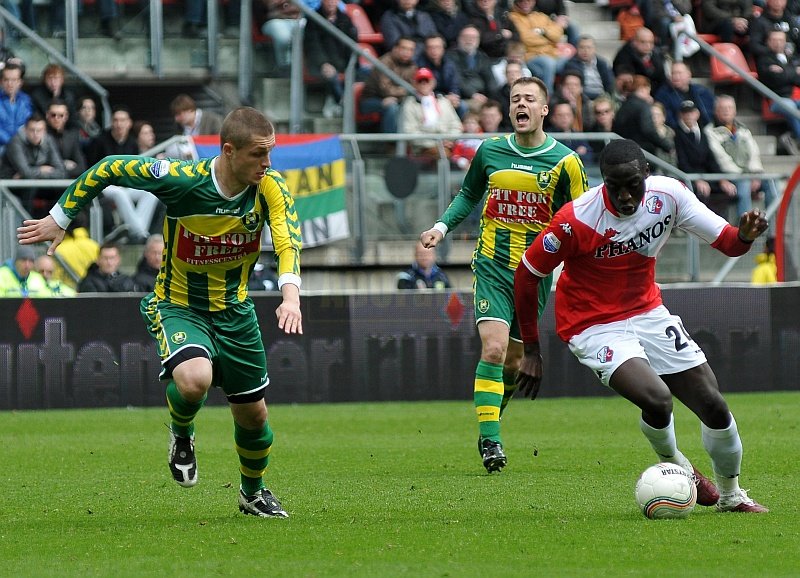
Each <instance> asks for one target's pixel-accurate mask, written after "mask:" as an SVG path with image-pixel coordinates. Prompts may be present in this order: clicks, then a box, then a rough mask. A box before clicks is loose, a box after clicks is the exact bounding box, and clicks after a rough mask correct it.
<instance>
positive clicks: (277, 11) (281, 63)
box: [253, 0, 301, 74]
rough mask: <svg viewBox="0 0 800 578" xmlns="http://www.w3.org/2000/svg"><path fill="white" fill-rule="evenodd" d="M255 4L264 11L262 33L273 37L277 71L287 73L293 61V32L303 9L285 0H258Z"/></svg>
mask: <svg viewBox="0 0 800 578" xmlns="http://www.w3.org/2000/svg"><path fill="white" fill-rule="evenodd" d="M253 6H254V9H256V10H261V11H263V13H264V16H263V18H264V20H265V21H264V22H263V23H262V24H261V33H262V34H263V35H264V36H269V37H270V38H271V39H272V53H273V55H274V57H275V67H276V68H277V72H278V73H279V74H287V73H288V71H289V66H290V65H291V62H292V33H293V31H294V29H295V28H296V27H297V23H298V22H299V18H300V14H301V11H300V9H299V8H298V7H297V6H295V5H294V4H293V3H291V2H286V1H285V0H256V2H254V4H253ZM258 20H259V19H256V22H258Z"/></svg>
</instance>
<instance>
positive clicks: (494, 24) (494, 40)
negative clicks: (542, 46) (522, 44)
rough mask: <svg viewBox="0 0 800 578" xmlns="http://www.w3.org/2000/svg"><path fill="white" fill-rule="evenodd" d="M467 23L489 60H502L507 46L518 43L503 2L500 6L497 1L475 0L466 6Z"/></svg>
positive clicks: (506, 51) (506, 52)
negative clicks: (510, 43)
mask: <svg viewBox="0 0 800 578" xmlns="http://www.w3.org/2000/svg"><path fill="white" fill-rule="evenodd" d="M467 14H468V16H469V23H470V24H471V25H472V26H474V27H475V28H476V29H477V30H478V32H479V34H480V49H481V50H483V51H484V52H485V53H486V55H487V56H488V57H489V58H492V59H497V58H502V57H503V56H506V55H507V54H508V44H509V42H512V41H517V42H519V36H518V35H517V34H516V31H515V30H514V27H513V26H512V25H511V21H510V20H509V19H508V10H507V8H506V4H505V2H503V4H502V5H501V4H500V3H498V1H497V0H475V1H474V2H469V3H468V4H467Z"/></svg>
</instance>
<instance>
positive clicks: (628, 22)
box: [614, 2, 649, 42]
mask: <svg viewBox="0 0 800 578" xmlns="http://www.w3.org/2000/svg"><path fill="white" fill-rule="evenodd" d="M642 5H643V6H647V5H646V4H645V3H644V2H643V3H642ZM648 9H649V7H648ZM614 19H615V20H616V21H617V24H619V39H620V40H622V41H623V42H628V41H629V40H631V39H632V38H633V37H634V36H635V35H636V31H637V30H639V28H642V27H643V26H644V18H643V17H642V11H641V9H640V8H639V5H638V4H636V3H631V5H630V6H625V7H623V8H622V9H621V10H620V11H619V12H617V16H616V17H615V18H614Z"/></svg>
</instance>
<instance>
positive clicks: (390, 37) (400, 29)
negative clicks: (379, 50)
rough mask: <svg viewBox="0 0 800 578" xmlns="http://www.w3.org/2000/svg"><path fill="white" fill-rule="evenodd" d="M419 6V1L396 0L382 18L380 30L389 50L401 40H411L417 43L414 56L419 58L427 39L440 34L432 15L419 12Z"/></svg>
mask: <svg viewBox="0 0 800 578" xmlns="http://www.w3.org/2000/svg"><path fill="white" fill-rule="evenodd" d="M417 4H419V0H396V1H395V3H394V5H393V6H392V8H391V9H389V10H387V11H386V12H384V13H383V16H381V21H380V29H381V33H383V42H384V46H385V47H386V49H387V50H389V49H391V47H393V46H395V45H396V44H397V41H398V40H400V39H401V38H411V39H413V40H414V41H415V43H416V44H415V45H414V49H415V50H416V52H415V54H414V56H418V55H419V53H420V52H422V46H423V44H422V43H423V42H424V41H425V39H426V38H427V37H428V36H433V35H435V34H438V31H437V30H436V24H434V23H433V18H431V15H430V14H428V13H427V12H425V11H423V10H418V9H417Z"/></svg>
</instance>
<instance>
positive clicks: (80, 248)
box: [56, 212, 100, 279]
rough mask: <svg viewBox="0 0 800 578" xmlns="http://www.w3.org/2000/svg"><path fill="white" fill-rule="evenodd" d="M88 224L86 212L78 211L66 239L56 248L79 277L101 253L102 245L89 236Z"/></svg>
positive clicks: (63, 261) (63, 260)
mask: <svg viewBox="0 0 800 578" xmlns="http://www.w3.org/2000/svg"><path fill="white" fill-rule="evenodd" d="M88 224H89V222H88V218H87V216H86V212H81V213H78V215H77V216H76V217H75V218H74V219H73V220H72V222H70V224H69V225H68V226H67V229H66V232H65V234H64V240H63V241H61V244H60V245H59V246H58V248H57V249H56V255H58V257H59V258H60V259H61V262H62V263H64V265H65V266H66V267H68V268H69V270H70V272H71V273H72V274H73V275H74V276H75V277H76V278H78V279H82V278H83V277H84V276H85V275H86V272H87V271H88V270H89V266H90V265H91V264H92V263H94V262H95V261H96V260H97V256H98V255H99V254H100V245H99V244H98V243H97V241H95V240H94V239H92V238H91V237H90V236H89V230H88V229H87V226H88Z"/></svg>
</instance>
